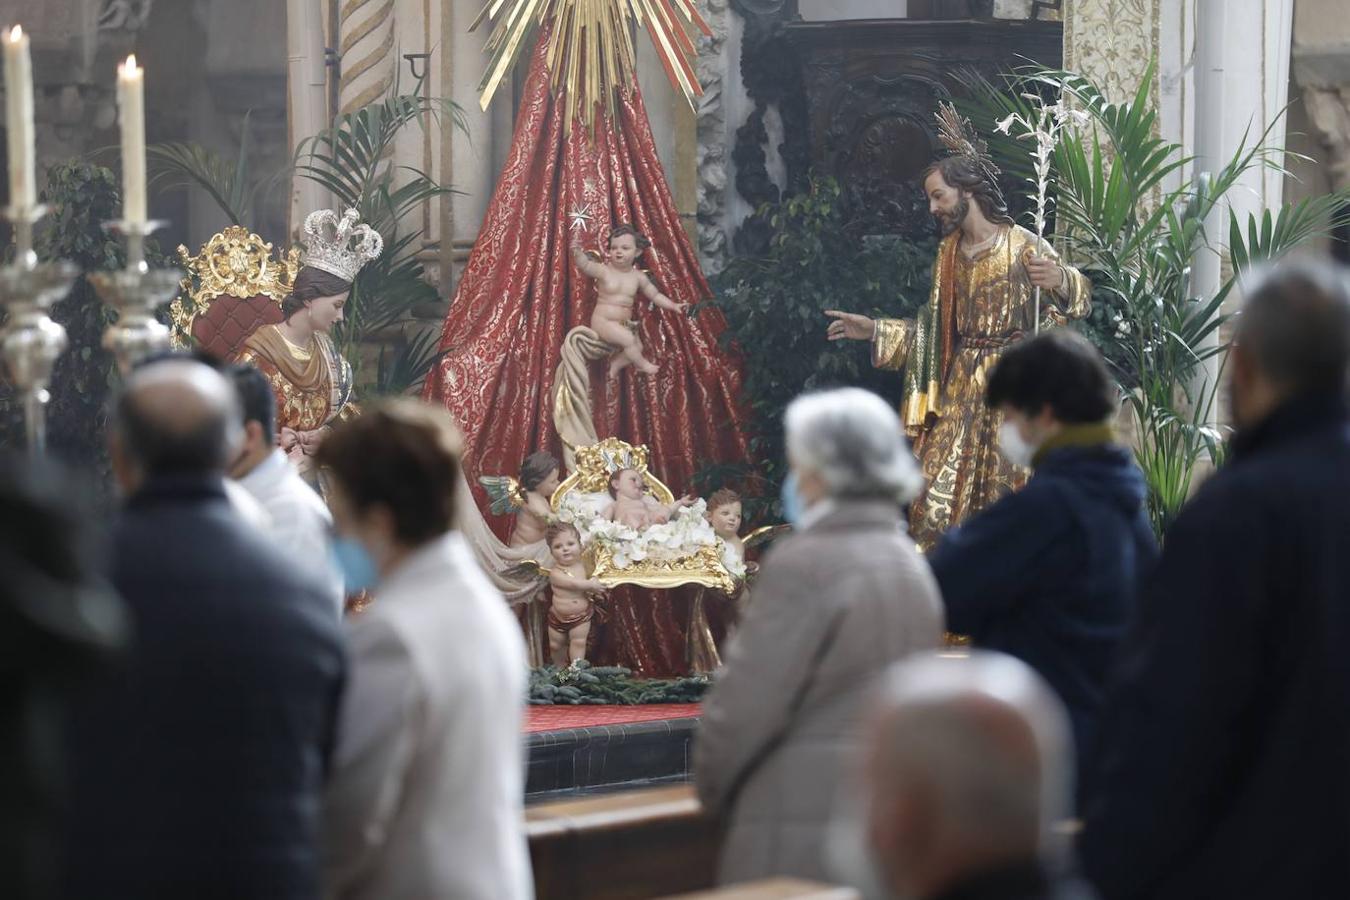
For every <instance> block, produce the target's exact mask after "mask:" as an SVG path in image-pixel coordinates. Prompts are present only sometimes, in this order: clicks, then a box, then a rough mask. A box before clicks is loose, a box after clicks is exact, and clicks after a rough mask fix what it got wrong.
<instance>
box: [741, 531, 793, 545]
mask: <svg viewBox="0 0 1350 900" xmlns="http://www.w3.org/2000/svg"><path fill="white" fill-rule="evenodd" d="M791 530H792V526H791V525H765V526H763V527H761V528H756V529H755V530H754V531H752V532H750V533H749V534H747V535H746V536H745V537H743V538H741V543H742V544H744V545H745V549H747V550H752V549H754V548H755V547H758V546H759V545H760V544H763V543H766V542H768V541H771V540H773V539H774V538H777V537H782V536H783V535H785V534H787V533H788V532H789V531H791Z"/></svg>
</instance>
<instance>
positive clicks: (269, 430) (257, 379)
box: [225, 364, 277, 444]
mask: <svg viewBox="0 0 1350 900" xmlns="http://www.w3.org/2000/svg"><path fill="white" fill-rule="evenodd" d="M225 374H226V375H228V376H229V378H230V380H231V381H233V382H234V390H235V392H236V393H237V394H238V395H239V404H240V405H241V406H243V408H244V424H245V425H247V424H248V423H249V422H257V423H258V424H259V425H261V426H262V429H263V440H264V441H266V442H267V443H269V444H270V443H272V441H273V440H275V439H276V435H277V398H276V395H275V394H273V393H272V384H271V382H269V381H268V380H267V376H266V375H264V374H263V373H262V372H260V371H258V369H257V368H255V367H253V366H247V365H241V364H235V365H232V366H230V367H229V369H228V370H227V371H226V373H225Z"/></svg>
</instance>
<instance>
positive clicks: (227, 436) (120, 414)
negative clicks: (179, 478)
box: [112, 358, 238, 475]
mask: <svg viewBox="0 0 1350 900" xmlns="http://www.w3.org/2000/svg"><path fill="white" fill-rule="evenodd" d="M161 365H162V366H201V367H202V368H204V369H210V367H209V366H205V365H204V364H202V363H199V362H196V361H195V360H191V359H183V358H169V359H163V360H160V361H158V362H155V363H151V364H147V365H144V366H140V367H137V368H134V369H133V370H132V376H131V378H130V379H128V382H127V385H126V388H125V389H124V390H123V391H122V392H121V393H120V394H119V395H118V396H117V399H116V401H115V402H114V405H113V423H112V425H113V430H114V432H115V433H116V434H117V435H118V437H119V438H120V439H121V442H122V447H123V448H124V450H125V451H126V454H127V456H128V457H129V458H130V459H131V460H132V461H133V462H134V463H135V464H136V465H137V466H138V467H140V468H141V469H143V470H144V471H145V472H146V473H147V474H150V475H207V474H215V473H219V472H222V471H224V469H225V465H226V463H227V462H228V460H227V456H228V451H229V449H230V444H231V440H232V433H233V432H234V430H235V429H236V428H237V427H238V426H237V425H236V418H237V416H238V409H237V400H236V399H235V398H234V397H233V396H232V392H228V393H226V397H228V398H229V399H227V400H224V401H223V402H215V401H214V400H204V402H203V403H201V404H200V407H199V408H192V409H181V410H180V411H179V412H181V414H169V413H167V412H166V410H165V409H164V408H163V404H160V403H154V402H151V401H147V400H146V399H145V398H144V397H142V392H141V389H140V387H139V384H138V381H137V379H138V378H145V377H153V375H147V373H152V372H153V370H154V369H155V368H156V367H158V366H161ZM212 371H216V372H217V375H219V372H218V370H212ZM212 377H217V376H212ZM219 377H221V378H222V380H223V378H224V376H219ZM165 383H168V382H165Z"/></svg>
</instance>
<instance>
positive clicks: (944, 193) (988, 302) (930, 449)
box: [827, 154, 1091, 549]
mask: <svg viewBox="0 0 1350 900" xmlns="http://www.w3.org/2000/svg"><path fill="white" fill-rule="evenodd" d="M991 169H992V166H991V165H990V164H988V163H987V162H986V161H983V160H981V159H980V158H978V157H977V156H974V155H971V154H956V155H953V156H949V157H946V158H945V159H942V160H939V161H938V162H936V163H934V164H933V165H932V166H930V167H929V169H928V171H927V172H926V173H925V175H924V192H925V193H926V194H927V196H928V210H929V212H930V213H932V215H933V217H934V218H935V219H936V220H937V223H938V226H939V227H940V228H941V231H942V235H943V237H942V242H941V243H940V244H939V245H938V251H937V260H936V262H935V264H934V267H933V288H932V292H931V294H930V295H929V300H928V303H927V305H925V306H924V307H923V308H922V309H921V310H920V311H919V314H918V316H917V317H916V318H914V319H880V320H872V319H869V318H868V317H867V316H862V315H858V314H856V313H847V312H839V311H837V310H831V311H829V312H828V313H827V314H828V315H830V316H831V317H833V319H834V321H832V322H831V323H830V326H829V331H828V334H829V338H830V340H836V341H837V340H847V339H852V340H869V341H871V342H872V362H873V364H874V365H876V366H878V367H880V368H884V369H904V370H905V376H904V395H903V400H902V404H901V416H902V418H903V419H904V422H905V428H906V430H907V431H908V432H909V434H910V437H911V439H912V440H913V441H914V452H915V454H916V455H917V456H918V458H919V462H920V465H921V466H922V467H923V474H924V477H925V479H926V480H927V482H928V488H927V490H926V491H925V493H924V494H923V495H922V496H921V497H920V498H919V499H918V500H916V501H915V503H914V505H913V506H912V507H911V511H910V532H911V534H912V535H913V537H914V540H915V542H916V543H918V545H919V546H920V547H921V548H923V549H929V548H931V547H932V546H933V545H934V544H935V543H936V542H937V539H938V537H939V536H940V535H941V534H942V532H944V531H946V530H947V529H948V528H949V527H951V526H953V525H957V524H959V523H960V522H962V521H963V520H964V519H966V518H967V517H969V516H970V515H972V514H973V513H975V512H978V511H979V510H981V509H983V508H984V507H986V506H988V505H989V504H990V503H992V502H994V501H995V500H997V499H998V498H999V497H1001V496H1003V495H1004V494H1005V493H1007V492H1009V491H1011V490H1014V489H1016V488H1018V487H1020V486H1021V485H1022V483H1023V481H1024V480H1025V477H1026V473H1025V471H1024V470H1021V469H1019V468H1018V467H1016V466H1014V465H1012V464H1011V463H1009V462H1008V461H1007V460H1005V459H1003V458H1002V456H1001V455H1000V453H999V450H998V430H999V424H1000V422H999V416H998V414H997V412H995V411H993V410H990V409H987V408H986V407H985V403H984V390H985V385H986V383H987V380H988V375H989V371H990V369H991V368H992V367H993V365H994V363H995V362H997V360H998V358H999V355H1000V354H1001V353H1002V352H1003V350H1004V348H1006V347H1008V346H1009V345H1011V344H1013V343H1015V342H1016V341H1018V340H1019V339H1021V338H1022V337H1023V336H1024V335H1030V334H1031V333H1032V332H1033V331H1034V330H1035V302H1034V299H1033V288H1035V287H1040V288H1041V304H1040V307H1041V309H1040V312H1041V327H1042V328H1045V327H1051V326H1056V325H1063V324H1064V323H1066V322H1067V321H1068V320H1069V319H1071V318H1082V317H1083V316H1086V315H1087V313H1088V308H1089V302H1090V298H1091V284H1090V283H1089V282H1088V280H1087V278H1085V277H1084V276H1083V274H1082V273H1081V272H1079V271H1077V270H1076V269H1073V268H1070V267H1068V266H1065V265H1062V264H1061V263H1060V261H1059V259H1058V257H1057V256H1056V255H1055V253H1054V251H1053V250H1052V249H1051V248H1050V247H1049V245H1048V244H1042V245H1041V246H1040V247H1039V248H1038V247H1037V240H1036V236H1035V235H1034V234H1032V233H1031V232H1030V231H1027V230H1026V229H1025V228H1022V227H1020V226H1018V225H1016V224H1014V223H1013V221H1012V218H1011V217H1010V216H1009V215H1008V209H1007V206H1006V205H1005V204H1004V202H1003V196H1002V194H1001V193H1000V191H999V189H998V186H997V182H995V180H994V174H995V173H996V171H997V170H993V171H991Z"/></svg>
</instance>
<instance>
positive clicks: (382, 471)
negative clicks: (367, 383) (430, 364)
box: [314, 398, 461, 547]
mask: <svg viewBox="0 0 1350 900" xmlns="http://www.w3.org/2000/svg"><path fill="white" fill-rule="evenodd" d="M460 449H461V438H460V435H459V429H457V428H456V427H455V424H454V421H453V420H452V419H451V418H450V414H449V413H448V412H446V411H445V410H444V409H441V408H440V407H436V406H431V405H430V404H427V403H423V402H421V401H420V400H411V399H406V398H400V399H396V400H386V401H385V402H383V403H381V404H379V405H377V406H375V407H373V408H371V409H369V410H367V411H366V412H364V413H362V414H361V415H360V416H357V417H356V418H354V419H350V420H348V421H346V422H343V423H342V424H340V425H338V426H337V427H336V428H334V429H333V431H332V433H331V434H329V435H328V436H327V437H326V438H324V441H323V443H322V444H320V445H319V449H318V451H317V452H316V453H315V454H314V461H315V462H316V463H317V464H318V465H319V466H321V467H324V468H327V469H328V470H329V471H330V472H331V474H332V476H333V478H334V479H335V480H336V481H337V483H338V484H339V485H340V487H341V489H342V492H343V494H344V495H345V496H346V498H347V499H348V500H349V501H350V502H351V504H352V506H353V508H354V509H355V510H356V511H357V512H360V513H364V512H366V511H367V510H369V509H371V508H372V507H374V506H383V507H385V508H386V509H388V510H389V512H390V514H391V515H392V516H393V518H394V533H395V534H396V535H397V536H398V539H399V540H400V541H402V542H403V543H405V544H407V545H408V546H412V547H417V546H421V545H422V544H425V543H427V542H428V541H431V540H434V539H435V538H438V537H440V536H441V535H443V534H445V533H446V532H447V531H449V530H450V529H452V528H454V525H455V486H456V484H457V483H458V481H459V457H460Z"/></svg>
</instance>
